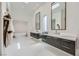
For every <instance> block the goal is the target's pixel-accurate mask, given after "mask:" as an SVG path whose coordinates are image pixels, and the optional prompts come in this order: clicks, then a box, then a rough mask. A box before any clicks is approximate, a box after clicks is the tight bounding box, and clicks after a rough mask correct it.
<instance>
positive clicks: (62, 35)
mask: <svg viewBox="0 0 79 59" xmlns="http://www.w3.org/2000/svg"><path fill="white" fill-rule="evenodd" d="M33 33H39V32H33ZM40 34H41V33H40ZM43 35H48V36H53V37H58V38H64V39H67V40H72V41H76V38H77V36H76V35H74V34H72V33H60V34H43Z"/></svg>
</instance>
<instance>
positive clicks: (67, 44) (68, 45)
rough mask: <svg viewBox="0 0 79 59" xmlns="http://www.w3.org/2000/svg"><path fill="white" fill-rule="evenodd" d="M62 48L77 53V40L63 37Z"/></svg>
mask: <svg viewBox="0 0 79 59" xmlns="http://www.w3.org/2000/svg"><path fill="white" fill-rule="evenodd" d="M61 50H63V51H66V52H68V53H70V54H72V55H75V41H71V40H66V39H61Z"/></svg>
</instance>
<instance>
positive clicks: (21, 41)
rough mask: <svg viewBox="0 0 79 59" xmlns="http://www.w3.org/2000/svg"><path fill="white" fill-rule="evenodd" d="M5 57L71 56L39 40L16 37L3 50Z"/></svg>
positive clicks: (22, 36)
mask: <svg viewBox="0 0 79 59" xmlns="http://www.w3.org/2000/svg"><path fill="white" fill-rule="evenodd" d="M5 54H6V56H71V55H70V54H68V53H66V52H64V51H62V50H59V49H57V48H55V47H53V46H50V45H48V44H46V43H44V42H42V41H40V40H37V39H30V38H27V37H26V36H25V35H23V34H22V35H21V34H19V35H16V38H15V39H13V40H12V42H11V44H10V45H9V46H8V47H7V48H5Z"/></svg>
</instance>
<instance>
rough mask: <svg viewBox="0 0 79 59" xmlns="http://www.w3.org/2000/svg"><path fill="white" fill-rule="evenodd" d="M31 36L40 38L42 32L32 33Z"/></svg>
mask: <svg viewBox="0 0 79 59" xmlns="http://www.w3.org/2000/svg"><path fill="white" fill-rule="evenodd" d="M30 36H32V37H34V38H36V39H39V38H40V34H39V33H32V32H31V33H30Z"/></svg>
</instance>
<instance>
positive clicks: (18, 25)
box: [13, 20, 28, 33]
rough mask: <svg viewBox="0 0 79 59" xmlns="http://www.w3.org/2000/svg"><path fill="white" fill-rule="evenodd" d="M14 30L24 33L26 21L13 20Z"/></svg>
mask: <svg viewBox="0 0 79 59" xmlns="http://www.w3.org/2000/svg"><path fill="white" fill-rule="evenodd" d="M13 25H14V32H15V33H26V32H27V29H28V27H27V25H28V22H27V21H20V20H13Z"/></svg>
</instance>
